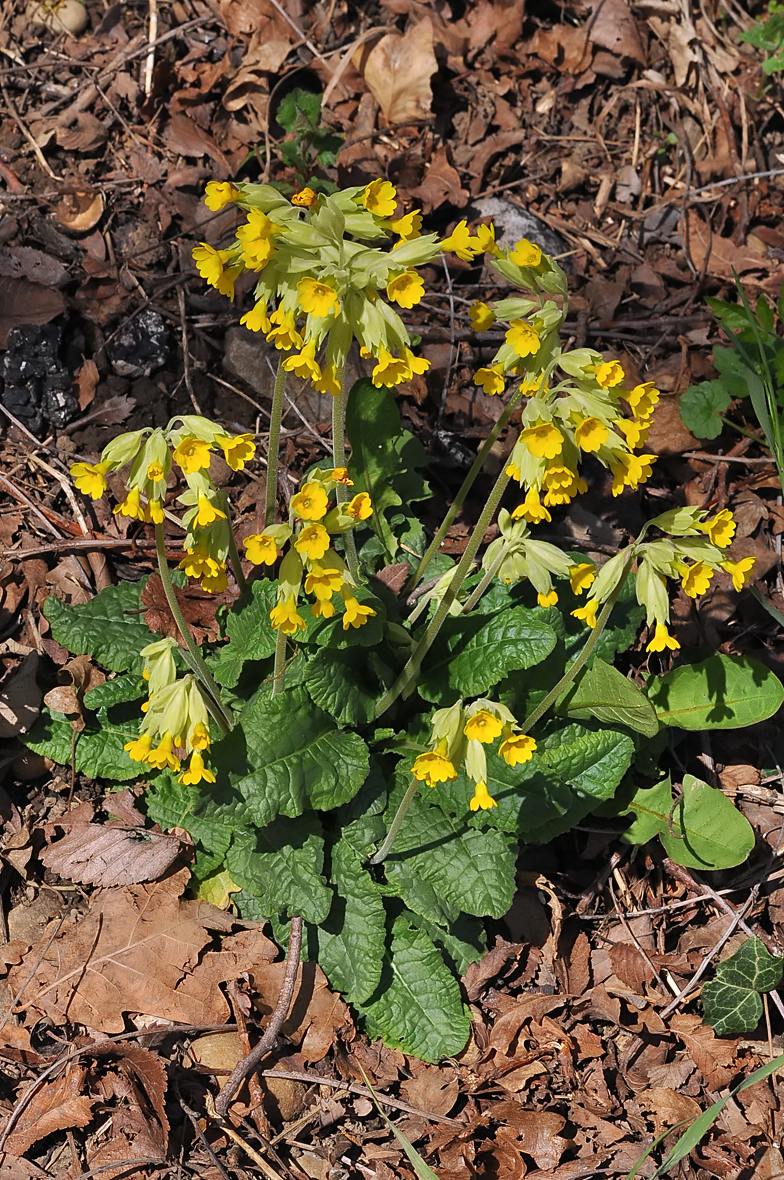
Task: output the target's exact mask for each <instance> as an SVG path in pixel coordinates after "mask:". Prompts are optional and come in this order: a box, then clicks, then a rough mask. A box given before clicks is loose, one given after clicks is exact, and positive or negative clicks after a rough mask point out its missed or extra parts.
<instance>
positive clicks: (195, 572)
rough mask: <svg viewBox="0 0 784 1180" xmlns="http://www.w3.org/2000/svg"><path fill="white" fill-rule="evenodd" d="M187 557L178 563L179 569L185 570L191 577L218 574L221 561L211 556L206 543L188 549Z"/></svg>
mask: <svg viewBox="0 0 784 1180" xmlns="http://www.w3.org/2000/svg"><path fill="white" fill-rule="evenodd" d="M185 552H186V554H187V556H186V557H183V559H182V561H181V562H180V563H179V565H178V567H177V568H178V569H181V570H185V573H186V574H187V576H188V577H189V578H202V577H205V576H209V575H210V574H216V573H217V572H218V570H219V569H220V563H219V562H217V561H216V560H215V558H214V557H210V555H209V553H208V552H207V549H206V548H205V546H204V545H196V546H195V547H194V548H193V549H186V551H185Z"/></svg>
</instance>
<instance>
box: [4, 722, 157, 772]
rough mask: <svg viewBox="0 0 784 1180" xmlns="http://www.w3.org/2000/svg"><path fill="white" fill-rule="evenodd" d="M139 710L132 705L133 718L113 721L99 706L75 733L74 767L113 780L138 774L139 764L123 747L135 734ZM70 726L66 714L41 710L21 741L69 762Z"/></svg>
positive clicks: (62, 762) (137, 727)
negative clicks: (118, 722) (90, 721)
mask: <svg viewBox="0 0 784 1180" xmlns="http://www.w3.org/2000/svg"><path fill="white" fill-rule="evenodd" d="M138 729H139V723H138V710H137V709H135V708H134V710H133V719H130V718H129V720H128V722H127V724H125V725H116V724H113V723H112V722H111V721H110V720H109V718H108V717H107V715H106V710H105V709H101V710H100V711H99V713H98V716H97V718H96V720H95V723H94V724H89V725H88V726H87V727H86V728H85V729H83V730H82V732H81V733H77V735H76V743H75V747H74V763H75V766H76V769H77V770H78V771H80V772H81V773H82V774H85V775H87V776H88V777H89V778H108V779H111V780H112V781H113V782H116V783H126V782H130V780H131V779H134V778H138V777H139V775H140V774H141V771H142V768H141V766H140V765H139V763H138V762H132V761H131V759H130V758H129V757H128V754H127V753H126V751H125V750H124V749H123V746H124V745H125V743H126V742H128V741H130V739H131V738H133V737H136V736H137V734H138ZM72 736H73V729H72V727H71V723H70V721H69V720H68V718H67V717H65V716H64V715H63V714H62V713H55V712H54V710H51V709H47V708H46V706H44V708H43V709H42V710H41V714H40V716H39V717H38V719H37V721H36V722H35V724H34V725H33V726H32V728H31V729H30V730H29V732H28V733H26V734H25V738H24V742H25V745H26V746H29V747H30V749H31V750H35V752H36V753H37V754H43V756H44V757H45V758H51V759H52V761H53V762H59V763H60V765H61V766H70V765H71V743H72Z"/></svg>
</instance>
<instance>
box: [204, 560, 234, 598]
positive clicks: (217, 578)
mask: <svg viewBox="0 0 784 1180" xmlns="http://www.w3.org/2000/svg"><path fill="white" fill-rule="evenodd" d="M228 584H229V579H228V578H227V576H226V566H225V565H220V566H218V568H217V570H216V571H215V572H214V573H209V574H205V575H204V577H203V578H202V580H201V582H200V583H199V585H200V586H201V588H202V590H206V591H207V593H208V594H222V593H223V591H224V590H225V589H226V587H227V586H228Z"/></svg>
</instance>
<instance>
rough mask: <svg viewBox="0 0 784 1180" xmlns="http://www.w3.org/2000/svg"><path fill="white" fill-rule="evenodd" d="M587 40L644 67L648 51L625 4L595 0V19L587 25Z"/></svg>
mask: <svg viewBox="0 0 784 1180" xmlns="http://www.w3.org/2000/svg"><path fill="white" fill-rule="evenodd" d="M586 28H587V31H588V40H589V41H590V42H591V44H592V45H595V46H597V48H599V49H607V50H609V51H610V53H612V54H614V55H615V56H616V57H627V58H631V60H632V61H635V62H637V63H638V64H639V65H644V64H645V51H644V50H643V47H642V42H641V41H640V34H639V33H638V32H637V22H636V21H635V19H634V17H633V16H632V14H631V12H630V10H629V5H628V4H627V3H626V0H594V5H593V15H592V16H591V17H590V18H589V20H588V21H587V24H586Z"/></svg>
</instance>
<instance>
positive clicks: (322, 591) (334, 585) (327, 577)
mask: <svg viewBox="0 0 784 1180" xmlns="http://www.w3.org/2000/svg"><path fill="white" fill-rule="evenodd" d="M342 586H343V574H342V573H341V572H340V570H336V569H334V568H333V567H332V566H324V565H319V564H318V562H316V564H315V565H313V566H312V567H311V570H310V573H309V574H308V576H307V577H306V578H305V593H306V594H312V595H313V596H314V597H315V598H323V599H327V598H331V597H332V595H333V594H337V593H338V592H339V591H340V589H341V587H342Z"/></svg>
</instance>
